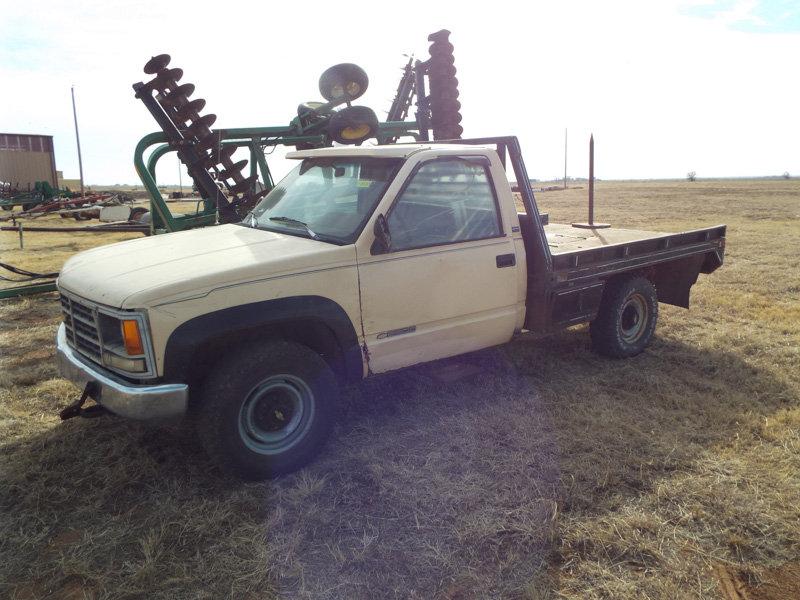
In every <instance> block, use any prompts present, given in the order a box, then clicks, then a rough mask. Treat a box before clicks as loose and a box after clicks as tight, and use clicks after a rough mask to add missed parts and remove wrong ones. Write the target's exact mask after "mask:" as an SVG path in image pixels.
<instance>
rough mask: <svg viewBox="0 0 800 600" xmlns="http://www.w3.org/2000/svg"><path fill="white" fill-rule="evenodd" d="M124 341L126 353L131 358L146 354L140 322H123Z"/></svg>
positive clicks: (131, 320)
mask: <svg viewBox="0 0 800 600" xmlns="http://www.w3.org/2000/svg"><path fill="white" fill-rule="evenodd" d="M122 341H123V342H125V352H127V353H128V355H129V356H138V355H140V354H144V344H143V343H142V335H141V333H140V332H139V321H136V320H133V319H129V320H124V321H122Z"/></svg>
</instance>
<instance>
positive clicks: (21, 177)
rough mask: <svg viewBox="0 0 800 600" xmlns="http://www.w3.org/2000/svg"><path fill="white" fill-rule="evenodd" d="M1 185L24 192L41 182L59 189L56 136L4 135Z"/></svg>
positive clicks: (0, 139)
mask: <svg viewBox="0 0 800 600" xmlns="http://www.w3.org/2000/svg"><path fill="white" fill-rule="evenodd" d="M0 181H4V182H6V183H10V184H11V185H12V186H15V187H16V186H19V189H21V190H22V189H28V186H30V187H31V188H33V186H34V184H35V183H36V182H37V181H47V182H48V183H50V185H52V186H53V187H57V185H58V176H57V174H56V157H55V153H54V152H53V136H52V135H29V134H24V133H23V134H20V133H0Z"/></svg>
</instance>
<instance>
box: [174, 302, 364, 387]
mask: <svg viewBox="0 0 800 600" xmlns="http://www.w3.org/2000/svg"><path fill="white" fill-rule="evenodd" d="M268 336H275V337H281V338H283V339H290V340H293V341H297V342H300V343H303V344H305V345H307V346H309V347H311V348H312V349H313V350H315V351H317V352H319V353H320V354H321V355H322V356H323V358H324V359H325V360H326V361H328V362H329V363H330V364H331V367H332V368H333V370H334V372H336V373H337V375H339V376H340V377H341V378H342V379H343V380H344V381H357V380H360V379H361V378H362V375H363V364H362V358H361V349H360V347H359V344H358V336H357V334H356V330H355V328H354V327H353V323H352V322H351V321H350V318H349V317H348V316H347V313H346V312H345V311H344V309H343V308H342V307H341V306H340V305H339V304H337V303H336V302H334V301H333V300H331V299H329V298H323V297H321V296H294V297H289V298H278V299H275V300H264V301H262V302H253V303H250V304H242V305H239V306H233V307H230V308H224V309H222V310H217V311H213V312H209V313H206V314H203V315H200V316H197V317H194V318H192V319H190V320H188V321H186V322H185V323H182V324H181V325H180V326H178V327H177V328H176V329H175V331H173V332H172V334H171V335H170V337H169V339H168V340H167V344H166V348H165V353H164V380H165V381H168V382H173V381H174V382H184V383H189V384H190V385H191V383H192V381H191V380H192V379H193V378H196V377H198V376H201V375H202V373H205V372H208V370H209V369H213V366H214V359H215V357H219V356H220V355H221V353H224V352H225V348H226V347H231V346H239V345H241V344H243V343H250V342H253V341H258V340H262V339H265V337H268Z"/></svg>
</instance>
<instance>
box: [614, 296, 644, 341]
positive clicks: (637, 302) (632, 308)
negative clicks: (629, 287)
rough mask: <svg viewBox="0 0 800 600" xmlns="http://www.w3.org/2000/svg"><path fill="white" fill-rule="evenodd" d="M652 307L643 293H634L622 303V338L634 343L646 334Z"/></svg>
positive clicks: (620, 328)
mask: <svg viewBox="0 0 800 600" xmlns="http://www.w3.org/2000/svg"><path fill="white" fill-rule="evenodd" d="M649 312H650V309H649V308H648V306H647V300H646V299H645V297H644V296H643V295H642V294H638V293H637V294H632V295H631V296H629V297H628V299H627V300H625V303H624V304H623V305H622V311H621V317H620V320H619V330H620V334H621V336H622V339H623V340H624V341H625V342H627V343H629V344H632V343H634V342H636V341H637V340H639V339H640V338H641V337H642V335H644V332H645V329H646V328H647V321H648V316H649Z"/></svg>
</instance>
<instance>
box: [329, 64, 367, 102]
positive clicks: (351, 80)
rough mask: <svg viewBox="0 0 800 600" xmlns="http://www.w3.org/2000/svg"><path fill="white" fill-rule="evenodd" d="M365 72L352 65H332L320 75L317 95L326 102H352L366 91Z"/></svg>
mask: <svg viewBox="0 0 800 600" xmlns="http://www.w3.org/2000/svg"><path fill="white" fill-rule="evenodd" d="M368 86H369V77H367V72H366V71H364V69H362V68H361V67H359V66H358V65H354V64H353V63H341V64H338V65H334V66H332V67H330V68H329V69H326V70H325V72H324V73H323V74H322V75H320V78H319V93H320V94H322V97H323V98H325V100H327V101H328V102H335V103H337V104H340V103H343V102H352V101H353V100H355V99H356V98H359V97H360V96H361V95H362V94H363V93H364V92H366V91H367V87H368Z"/></svg>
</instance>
